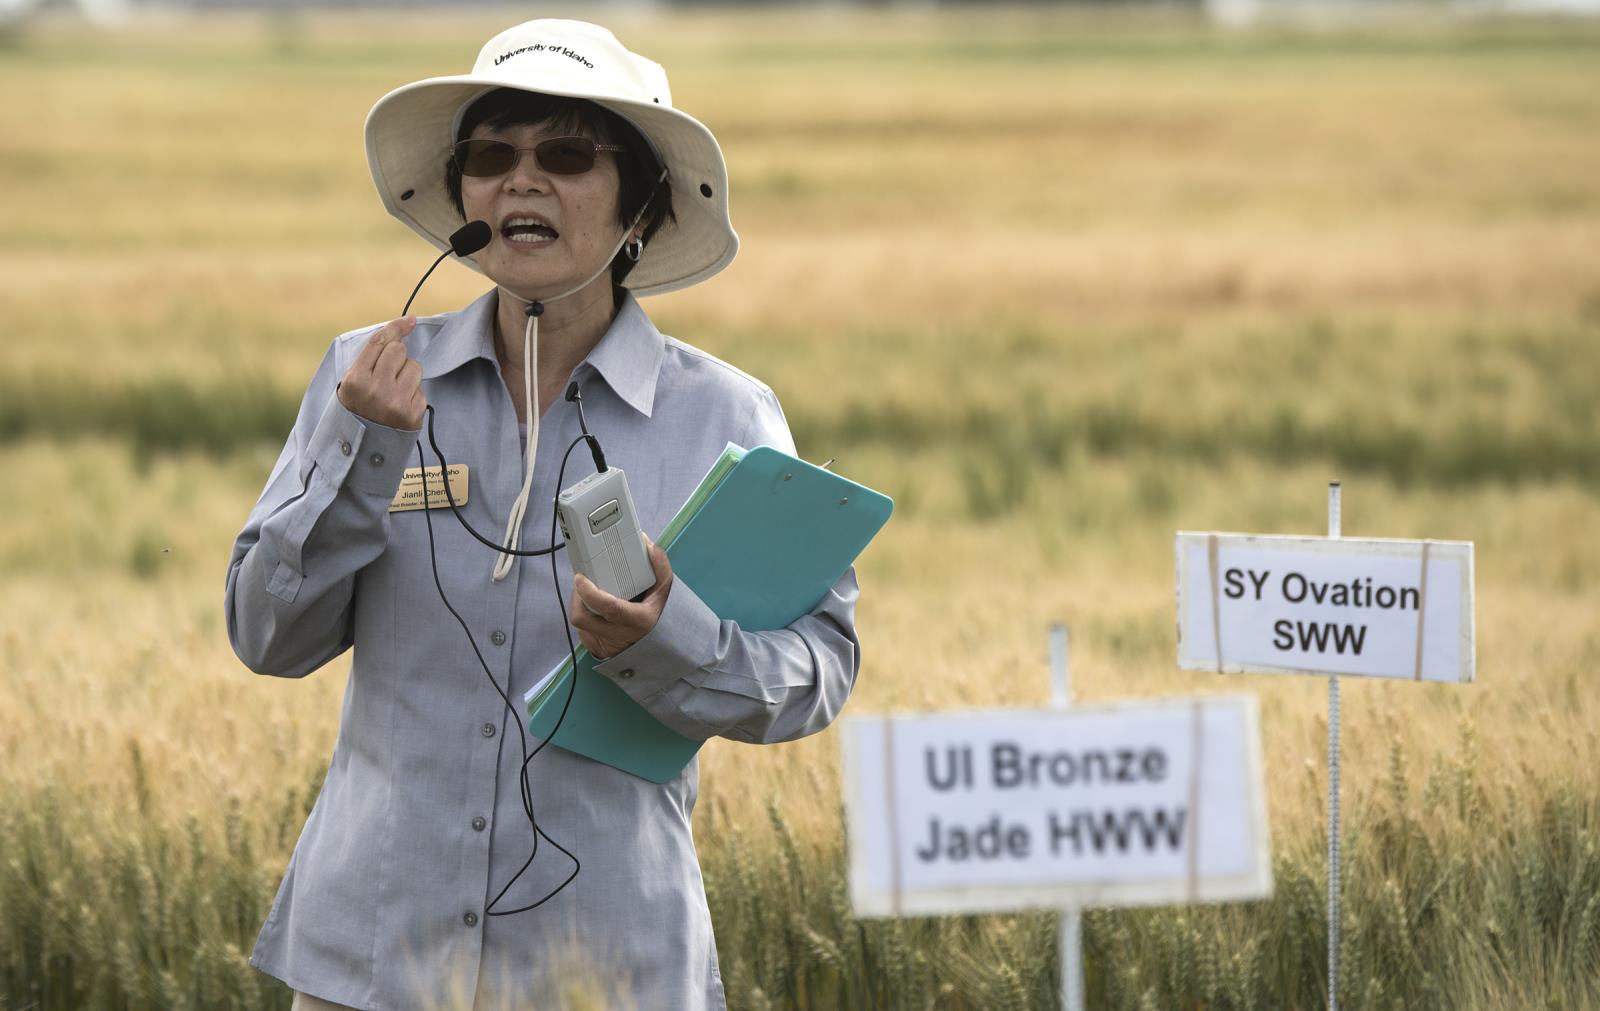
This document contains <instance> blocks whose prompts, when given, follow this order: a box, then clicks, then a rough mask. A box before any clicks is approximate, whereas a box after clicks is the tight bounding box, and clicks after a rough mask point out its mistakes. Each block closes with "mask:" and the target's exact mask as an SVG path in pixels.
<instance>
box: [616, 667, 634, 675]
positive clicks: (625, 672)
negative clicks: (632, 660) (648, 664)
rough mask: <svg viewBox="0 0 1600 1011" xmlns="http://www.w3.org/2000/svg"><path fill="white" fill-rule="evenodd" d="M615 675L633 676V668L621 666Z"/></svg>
mask: <svg viewBox="0 0 1600 1011" xmlns="http://www.w3.org/2000/svg"><path fill="white" fill-rule="evenodd" d="M617 677H619V678H631V677H633V668H632V667H624V668H622V669H621V670H619V671H617Z"/></svg>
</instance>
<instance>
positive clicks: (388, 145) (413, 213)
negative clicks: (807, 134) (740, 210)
mask: <svg viewBox="0 0 1600 1011" xmlns="http://www.w3.org/2000/svg"><path fill="white" fill-rule="evenodd" d="M496 88H514V89H516V90H518V91H532V92H538V93H539V94H544V95H559V96H563V97H567V98H584V99H588V100H589V101H591V102H594V103H595V104H596V105H599V106H603V107H604V108H606V109H609V110H611V111H612V112H614V113H617V114H618V115H620V116H622V117H623V118H624V119H626V120H628V121H629V122H630V123H632V124H633V125H634V126H635V127H636V128H637V129H638V130H639V132H640V133H642V134H643V135H644V136H645V137H646V138H647V139H648V140H649V141H650V143H651V144H652V145H654V146H655V150H656V154H657V155H658V156H659V157H660V158H661V161H662V162H663V164H664V165H665V166H666V169H667V181H668V182H669V184H670V185H671V187H672V208H673V213H674V215H675V217H676V218H677V220H676V222H673V221H666V222H663V223H662V225H661V228H660V230H659V231H657V232H656V234H655V235H654V236H652V237H651V239H650V245H649V248H648V249H647V250H646V252H645V254H644V256H643V257H641V258H640V260H639V263H638V264H637V265H636V266H635V267H634V268H633V270H632V271H630V272H629V273H628V276H627V279H626V280H625V281H624V282H623V283H624V284H626V285H627V287H628V288H630V289H631V290H632V291H633V292H634V294H636V295H658V294H661V293H662V292H667V291H675V290H677V289H678V288H687V287H688V286H689V285H691V284H694V283H696V282H698V281H703V280H705V279H706V278H708V277H710V276H712V275H713V274H715V273H717V272H718V271H719V270H721V269H722V268H723V267H726V266H727V265H728V264H729V263H730V262H731V261H732V260H733V257H734V254H735V253H737V252H738V251H739V236H738V235H736V234H735V233H734V231H733V224H732V223H731V222H730V221H729V220H728V169H727V166H726V165H725V164H724V163H723V160H722V149H721V148H720V147H719V146H717V139H716V138H715V137H713V136H712V135H711V131H710V130H707V129H706V128H705V127H704V126H703V125H701V123H700V122H699V121H698V120H696V119H695V118H694V117H692V116H689V115H687V114H686V113H683V112H680V111H678V110H677V109H674V108H673V107H672V92H671V91H670V90H668V88H667V74H666V71H664V70H662V69H661V66H660V65H659V64H657V63H654V62H653V61H651V60H647V59H645V58H644V57H642V56H639V55H637V54H635V53H632V52H629V51H628V50H627V49H626V48H624V47H623V45H622V43H620V42H618V41H617V39H616V36H614V35H612V34H611V33H610V32H609V31H607V30H606V29H604V28H601V27H600V26H599V25H592V24H588V23H587V22H583V21H564V20H555V19H546V20H539V21H527V22H524V23H523V24H520V25H517V26H516V27H515V28H508V29H506V30H505V31H503V32H501V33H500V34H499V35H496V36H495V37H494V38H492V39H490V40H489V42H488V44H487V45H485V46H484V47H483V49H482V50H481V51H479V53H478V61H477V62H476V63H474V64H473V66H472V73H470V74H465V75H461V76H456V77H432V78H429V79H427V80H424V81H417V82H416V83H414V84H407V85H405V86H404V87H401V88H396V89H395V90H394V91H391V92H389V93H388V94H387V95H385V96H383V98H381V99H379V100H378V103H377V104H376V105H374V106H373V107H372V111H371V112H369V113H368V114H367V125H366V137H367V164H368V165H369V166H370V167H371V168H372V181H373V183H375V184H376V185H377V187H378V195H379V196H380V197H382V198H383V206H384V207H385V208H386V209H387V210H388V211H389V213H390V214H393V215H394V216H395V217H397V218H399V219H400V220H401V221H403V222H405V223H406V224H407V225H408V226H409V227H410V228H411V230H412V231H414V232H416V233H417V234H418V235H420V236H422V237H423V238H424V239H427V240H428V241H429V242H431V243H433V245H434V247H435V248H437V249H440V250H446V249H449V248H450V234H451V233H452V232H454V231H455V230H456V229H458V228H460V227H461V225H462V224H463V222H462V220H461V216H460V215H459V214H458V213H456V208H455V205H454V204H453V203H452V202H451V200H450V194H449V192H448V191H447V190H446V188H445V179H444V166H445V162H446V161H447V160H448V159H449V157H450V147H451V145H452V144H454V143H455V140H456V130H457V128H458V127H459V125H460V123H461V116H462V114H463V113H464V112H465V111H466V109H467V107H468V106H469V105H471V104H472V102H473V101H474V100H475V99H477V98H478V97H479V96H481V95H483V94H485V93H487V92H490V91H493V90H494V89H496ZM464 259H465V261H466V263H467V264H468V265H469V266H470V267H472V268H473V269H474V270H479V269H480V268H479V267H478V265H477V264H476V263H475V262H473V260H472V258H471V257H465V258H464Z"/></svg>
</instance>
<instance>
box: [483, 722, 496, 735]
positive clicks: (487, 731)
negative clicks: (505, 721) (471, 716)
mask: <svg viewBox="0 0 1600 1011" xmlns="http://www.w3.org/2000/svg"><path fill="white" fill-rule="evenodd" d="M483 736H485V737H493V736H494V724H493V723H485V724H484V725H483Z"/></svg>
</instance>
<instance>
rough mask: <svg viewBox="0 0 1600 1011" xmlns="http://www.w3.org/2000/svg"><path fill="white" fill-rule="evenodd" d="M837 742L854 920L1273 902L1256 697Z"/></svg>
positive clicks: (940, 725) (891, 719) (876, 733)
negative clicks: (1071, 908) (1266, 899)
mask: <svg viewBox="0 0 1600 1011" xmlns="http://www.w3.org/2000/svg"><path fill="white" fill-rule="evenodd" d="M842 729H843V746H844V781H845V791H846V795H845V803H846V815H847V819H848V824H849V834H850V889H851V897H852V902H853V904H854V907H855V912H856V915H858V916H901V915H920V914H929V913H961V912H980V911H988V910H1004V909H1021V908H1027V907H1060V906H1062V905H1064V904H1067V903H1075V904H1083V905H1149V904H1158V903H1177V902H1202V901H1220V900H1226V899H1247V898H1260V897H1264V896H1267V895H1270V894H1271V892H1272V869H1271V864H1270V860H1269V848H1268V842H1267V818H1266V799H1265V794H1264V790H1263V788H1262V780H1261V744H1260V733H1259V731H1258V728H1257V716H1256V703H1255V699H1254V698H1251V697H1244V696H1208V697H1203V698H1195V699H1183V700H1174V701H1160V702H1140V703H1128V704H1119V705H1110V706H1081V707H1073V708H1071V709H1048V710H1023V711H1016V712H989V713H964V714H941V715H933V716H888V717H855V718H851V719H847V720H846V721H845V723H844V727H843V728H842Z"/></svg>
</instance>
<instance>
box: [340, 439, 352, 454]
mask: <svg viewBox="0 0 1600 1011" xmlns="http://www.w3.org/2000/svg"><path fill="white" fill-rule="evenodd" d="M339 452H341V453H343V454H344V455H345V456H349V455H350V440H349V439H340V440H339Z"/></svg>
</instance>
